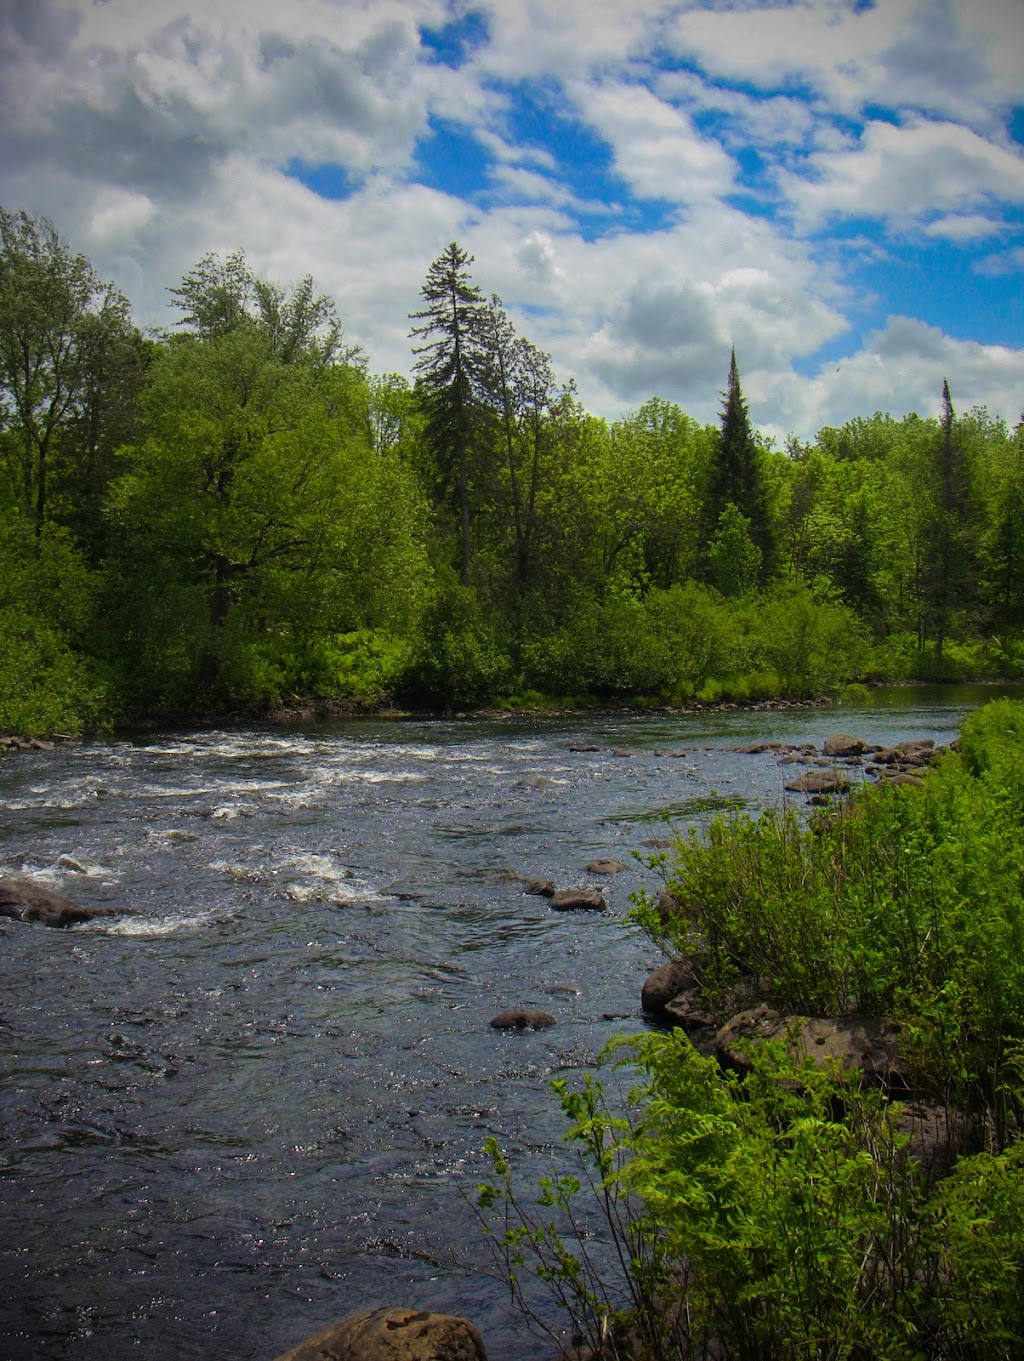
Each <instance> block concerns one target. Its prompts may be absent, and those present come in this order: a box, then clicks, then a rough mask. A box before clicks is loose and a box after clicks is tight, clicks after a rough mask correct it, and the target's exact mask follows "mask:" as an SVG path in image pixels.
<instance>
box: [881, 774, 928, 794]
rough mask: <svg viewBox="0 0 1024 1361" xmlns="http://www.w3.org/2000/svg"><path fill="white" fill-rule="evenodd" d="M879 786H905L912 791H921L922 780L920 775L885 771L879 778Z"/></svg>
mask: <svg viewBox="0 0 1024 1361" xmlns="http://www.w3.org/2000/svg"><path fill="white" fill-rule="evenodd" d="M878 783H879V784H907V785H910V787H911V788H912V789H923V788H924V780H922V779H921V777H920V775H911V774H909V773H908V772H907V771H905V770H886V771H885V773H884V774H883V775H880V776H879V779H878Z"/></svg>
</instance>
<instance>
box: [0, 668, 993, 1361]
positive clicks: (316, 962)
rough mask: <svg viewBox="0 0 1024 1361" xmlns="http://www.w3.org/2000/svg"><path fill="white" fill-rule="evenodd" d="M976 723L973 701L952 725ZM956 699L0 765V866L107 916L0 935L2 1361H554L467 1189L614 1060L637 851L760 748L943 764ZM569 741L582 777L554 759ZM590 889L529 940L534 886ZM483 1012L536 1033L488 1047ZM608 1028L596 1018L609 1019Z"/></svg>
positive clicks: (200, 742) (370, 731) (735, 781)
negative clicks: (442, 1351)
mask: <svg viewBox="0 0 1024 1361" xmlns="http://www.w3.org/2000/svg"><path fill="white" fill-rule="evenodd" d="M994 693H996V692H995V691H994V690H989V689H985V690H984V691H982V692H980V696H981V697H989V696H990V695H992V694H994ZM977 702H979V691H977V690H974V691H970V692H968V691H965V690H963V689H961V688H958V689H942V690H935V691H928V692H924V693H923V692H921V691H911V690H908V689H901V690H896V691H888V692H885V693H883V692H875V693H873V694H872V696H871V703H870V705H865V706H864V707H862V708H860V709H843V710H839V711H829V710H826V709H816V708H808V709H794V710H783V711H778V712H767V711H731V712H707V713H700V714H692V715H683V716H679V715H654V716H651V715H645V716H642V717H636V718H631V717H627V716H603V717H587V716H573V717H570V718H565V719H561V720H556V719H547V720H524V719H503V720H494V721H491V720H486V721H485V720H468V721H465V722H441V721H431V722H426V721H425V722H390V723H389V722H383V721H364V722H347V723H338V724H334V725H330V726H324V727H321V728H316V729H298V730H295V731H287V732H283V731H281V730H278V729H274V730H270V729H267V730H262V729H261V730H251V731H239V732H229V731H218V732H212V733H189V734H184V735H182V734H172V735H164V736H161V737H159V738H156V739H152V740H147V741H142V742H135V743H133V742H125V741H113V742H103V743H94V744H88V745H83V746H80V747H72V748H68V749H64V750H58V751H54V752H22V753H17V754H11V755H7V756H4V757H3V758H2V760H0V816H2V818H3V825H4V829H5V838H4V842H3V847H2V851H0V871H2V872H3V873H6V874H19V875H23V874H24V875H31V876H34V877H37V878H40V879H42V880H43V881H44V882H46V883H49V884H51V885H53V886H54V887H56V888H57V889H59V890H60V891H61V892H64V893H66V894H67V895H68V896H71V897H78V898H80V899H82V900H83V901H88V902H109V903H116V904H126V905H130V906H131V907H133V908H134V909H135V915H133V916H131V917H124V918H120V919H112V920H103V921H99V922H95V923H92V924H90V925H88V926H85V927H81V928H75V929H73V930H71V931H66V932H56V931H49V930H45V929H43V928H40V927H31V926H23V925H21V924H20V923H15V922H10V921H4V922H2V923H0V951H2V957H3V970H4V975H3V978H4V987H3V992H2V994H0V1125H2V1128H3V1130H4V1134H5V1141H4V1150H3V1153H2V1155H0V1188H2V1195H0V1355H2V1356H3V1357H4V1358H5V1361H27V1359H28V1358H30V1357H31V1358H33V1361H39V1358H57V1357H62V1358H63V1357H69V1356H73V1357H74V1358H75V1359H76V1361H119V1359H120V1358H122V1357H128V1356H129V1355H139V1354H144V1355H146V1356H147V1357H149V1358H151V1361H171V1358H174V1359H175V1361H181V1359H182V1358H185V1359H186V1361H187V1359H188V1358H196V1359H197V1361H198V1358H203V1359H204V1361H206V1359H207V1358H209V1357H210V1356H218V1357H225V1358H227V1357H230V1358H239V1359H241V1358H254V1359H256V1361H269V1358H270V1357H272V1356H274V1355H276V1354H277V1353H278V1352H280V1351H283V1350H284V1349H285V1348H286V1347H288V1346H290V1345H292V1344H293V1343H295V1342H297V1341H298V1340H300V1339H301V1338H302V1337H304V1336H306V1335H307V1334H309V1333H311V1332H313V1331H315V1330H316V1329H318V1328H319V1327H321V1326H322V1325H323V1324H324V1323H326V1322H328V1321H329V1320H331V1319H333V1318H336V1317H338V1316H340V1315H342V1314H345V1313H347V1312H350V1311H352V1310H355V1309H362V1308H369V1307H374V1306H376V1305H380V1304H386V1303H395V1302H402V1303H408V1304H412V1305H416V1306H418V1307H429V1308H438V1309H445V1310H451V1311H456V1312H463V1313H466V1314H468V1315H469V1316H470V1317H472V1318H473V1319H474V1320H475V1321H476V1322H477V1323H478V1324H479V1325H480V1327H481V1328H482V1330H483V1332H484V1334H485V1337H486V1339H487V1344H488V1351H489V1354H490V1355H491V1357H492V1361H530V1358H533V1357H544V1356H547V1355H549V1354H550V1347H545V1346H544V1345H543V1344H541V1343H537V1342H534V1341H533V1340H532V1339H531V1338H530V1337H529V1335H528V1334H527V1332H526V1331H525V1328H524V1325H523V1322H522V1320H521V1319H520V1318H519V1317H518V1316H517V1315H515V1314H513V1313H512V1312H510V1310H509V1308H508V1303H507V1289H506V1288H505V1287H504V1286H503V1285H502V1283H501V1282H500V1281H497V1280H495V1279H494V1277H493V1275H492V1274H490V1272H489V1271H488V1270H486V1269H485V1265H486V1263H485V1253H484V1252H483V1251H482V1249H481V1245H480V1239H479V1234H478V1229H477V1225H476V1222H475V1218H474V1215H473V1213H472V1211H471V1209H470V1208H469V1205H468V1200H467V1196H466V1193H467V1192H469V1193H470V1195H471V1193H472V1187H473V1185H474V1183H475V1180H476V1179H477V1177H478V1176H479V1175H480V1174H481V1173H482V1172H483V1170H484V1169H483V1163H482V1159H481V1155H480V1149H481V1146H482V1144H483V1142H484V1140H485V1138H486V1137H487V1136H488V1135H492V1134H493V1135H494V1136H496V1137H497V1138H498V1139H499V1140H500V1141H501V1143H502V1144H503V1145H504V1146H505V1147H506V1148H507V1149H508V1150H509V1152H510V1154H511V1157H512V1161H513V1164H514V1166H515V1168H516V1171H517V1175H518V1176H519V1177H520V1178H521V1179H522V1180H523V1182H525V1183H528V1182H529V1181H531V1180H536V1178H537V1177H538V1176H540V1175H542V1174H543V1173H544V1172H545V1171H547V1170H549V1165H550V1162H551V1160H552V1159H555V1158H562V1157H564V1156H565V1154H564V1150H563V1145H562V1138H561V1135H562V1131H561V1125H560V1120H559V1116H558V1111H557V1103H556V1102H555V1101H554V1100H553V1099H552V1096H551V1093H550V1091H549V1084H550V1081H551V1078H552V1077H553V1076H555V1075H568V1076H569V1077H570V1078H571V1077H572V1076H573V1075H574V1074H579V1073H580V1072H581V1071H583V1070H586V1069H587V1068H588V1067H590V1066H591V1065H592V1064H593V1063H594V1061H595V1058H596V1055H597V1054H598V1052H599V1051H600V1049H601V1047H602V1046H603V1044H604V1043H605V1042H606V1041H607V1040H608V1039H609V1038H610V1037H611V1036H612V1035H613V1034H615V1033H619V1032H623V1031H627V1032H628V1031H639V1030H641V1029H642V1027H643V1021H642V1018H641V1017H640V1015H639V1014H638V1007H639V993H640V986H641V984H642V981H643V978H644V976H645V974H646V972H647V970H648V969H649V968H650V967H651V966H652V965H653V964H654V963H656V962H657V960H656V958H655V955H654V952H653V950H652V949H651V947H650V946H649V945H648V944H647V942H646V941H645V940H644V939H643V938H642V937H640V936H639V935H638V934H637V933H636V931H635V930H634V929H632V928H630V927H627V926H625V925H624V924H623V920H622V919H623V917H624V914H625V913H626V911H627V910H628V907H629V896H630V894H631V893H633V892H635V891H636V890H637V889H638V888H640V887H642V886H645V885H652V886H655V887H656V886H657V881H656V880H654V879H653V874H652V872H651V871H648V870H647V869H646V868H645V863H644V861H643V860H642V859H638V858H637V857H635V856H633V855H632V854H631V852H632V851H634V850H639V851H641V852H642V853H643V854H644V855H649V854H650V853H651V850H652V848H654V847H656V846H657V845H660V844H661V843H662V842H663V840H664V836H652V831H653V830H654V829H653V828H652V826H651V824H652V823H654V822H660V821H662V820H664V819H666V818H667V819H668V820H669V822H670V823H671V824H672V825H674V826H676V827H680V828H682V827H686V826H693V825H700V824H701V823H702V822H704V821H706V820H707V819H708V818H709V817H710V816H712V815H713V814H714V813H716V812H719V811H722V810H726V811H727V810H729V809H734V808H739V807H743V808H748V809H752V810H756V809H757V808H759V807H762V806H765V805H767V804H769V803H772V802H774V801H776V800H778V799H779V798H780V797H781V795H782V791H783V787H784V783H785V780H786V779H787V778H788V776H789V774H791V770H790V768H788V767H785V766H781V765H780V764H779V757H778V754H777V753H772V752H762V753H760V754H757V755H748V754H742V753H740V752H738V751H737V750H736V748H738V747H741V746H746V745H750V744H753V743H758V742H763V741H768V740H777V741H780V742H784V743H791V744H796V743H799V742H803V741H811V742H814V743H816V744H818V745H820V743H821V742H822V741H823V739H824V738H825V737H826V736H828V735H829V734H830V733H833V732H836V731H845V732H855V733H857V734H858V735H860V736H862V737H864V738H865V739H866V740H868V741H876V742H884V743H888V742H891V741H893V740H896V739H898V738H900V737H907V736H915V737H916V736H931V737H934V738H935V739H936V740H937V741H943V740H948V739H949V738H950V737H951V736H953V735H954V734H955V732H956V730H957V728H958V726H959V723H960V719H961V716H962V714H963V712H964V711H965V709H966V708H969V707H970V706H971V705H973V704H975V703H977ZM574 747H579V748H593V749H591V750H573V748H574ZM599 857H611V858H614V859H617V860H619V861H621V862H623V863H624V864H625V865H626V868H625V869H624V870H623V871H622V872H621V873H619V874H616V875H614V876H611V877H607V878H604V879H601V880H600V886H601V888H602V892H603V893H604V894H605V896H606V898H607V900H608V903H609V909H610V910H609V911H608V912H607V913H604V914H588V913H558V912H553V911H551V909H550V908H549V907H548V905H547V903H546V901H545V900H544V899H541V898H535V897H530V896H527V895H525V894H524V893H523V891H522V889H523V880H524V879H526V878H530V877H534V876H538V877H543V878H550V879H552V880H553V881H554V882H555V883H556V884H557V885H558V886H559V887H572V886H587V885H589V884H591V883H592V882H593V879H592V876H590V875H588V873H587V871H586V868H585V867H586V865H587V864H588V863H589V862H591V861H593V860H595V859H597V858H599ZM510 1005H534V1006H542V1007H543V1009H544V1010H547V1011H550V1012H552V1013H553V1014H555V1016H556V1025H555V1026H554V1027H552V1028H550V1029H548V1030H544V1031H540V1032H537V1033H517V1034H510V1033H504V1032H502V1033H499V1032H497V1031H494V1030H492V1029H491V1027H490V1026H489V1024H488V1022H489V1020H490V1017H491V1016H492V1015H494V1013H495V1012H496V1011H498V1010H500V1009H502V1008H504V1007H506V1006H510ZM622 1014H626V1015H627V1017H628V1019H627V1020H625V1021H622V1020H617V1021H609V1020H607V1019H606V1017H607V1016H609V1015H611V1016H614V1015H620V1016H621V1015H622Z"/></svg>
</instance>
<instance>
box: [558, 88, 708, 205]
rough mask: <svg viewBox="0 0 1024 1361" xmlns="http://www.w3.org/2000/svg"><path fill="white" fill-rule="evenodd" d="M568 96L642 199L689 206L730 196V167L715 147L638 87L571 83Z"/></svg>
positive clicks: (675, 111) (674, 111)
mask: <svg viewBox="0 0 1024 1361" xmlns="http://www.w3.org/2000/svg"><path fill="white" fill-rule="evenodd" d="M570 92H571V94H572V96H573V98H574V101H575V103H576V105H577V107H578V108H579V109H580V110H581V112H582V113H583V115H584V117H585V118H586V120H587V121H588V122H589V123H591V124H592V125H593V126H594V127H596V128H597V129H598V130H599V131H600V132H601V134H602V136H603V137H604V138H605V139H606V141H607V142H608V143H609V144H610V145H611V147H612V150H613V153H614V164H615V169H616V171H617V172H618V173H619V175H621V176H622V178H623V179H624V180H625V181H626V182H627V184H629V186H630V187H631V189H632V190H633V191H634V192H635V193H636V194H638V195H639V196H640V197H643V198H663V199H669V200H670V201H672V202H674V203H689V202H692V201H693V200H695V199H701V198H706V197H707V196H709V195H719V194H725V193H728V192H729V189H730V188H731V187H732V178H733V166H732V162H731V160H730V158H729V157H728V156H727V155H726V154H725V152H724V151H723V150H722V148H721V147H720V146H719V145H718V143H717V142H714V141H711V140H710V139H708V138H706V137H702V136H701V135H700V134H699V133H698V132H697V131H696V130H695V129H694V127H693V124H692V123H691V122H690V119H689V117H688V116H687V115H686V114H685V113H682V112H681V111H680V110H679V109H676V108H673V107H672V105H671V104H666V103H665V102H664V100H661V99H658V97H657V96H656V95H654V94H652V92H651V91H650V90H648V89H647V88H646V87H645V86H643V85H627V84H625V83H624V82H621V81H615V82H608V83H607V84H601V85H597V86H595V85H592V84H589V83H587V84H584V83H583V82H579V81H578V82H574V83H573V84H572V85H571V86H570Z"/></svg>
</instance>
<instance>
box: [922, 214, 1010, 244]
mask: <svg viewBox="0 0 1024 1361" xmlns="http://www.w3.org/2000/svg"><path fill="white" fill-rule="evenodd" d="M1002 230H1003V223H1002V222H1000V221H998V220H996V219H993V218H991V217H984V216H983V215H982V214H981V213H949V214H948V215H947V216H946V217H940V218H936V220H935V221H934V222H929V223H928V225H927V227H925V233H926V235H928V236H938V237H940V238H942V239H943V240H945V241H978V240H981V239H982V238H983V237H986V236H995V235H996V234H997V233H999V232H1000V231H1002Z"/></svg>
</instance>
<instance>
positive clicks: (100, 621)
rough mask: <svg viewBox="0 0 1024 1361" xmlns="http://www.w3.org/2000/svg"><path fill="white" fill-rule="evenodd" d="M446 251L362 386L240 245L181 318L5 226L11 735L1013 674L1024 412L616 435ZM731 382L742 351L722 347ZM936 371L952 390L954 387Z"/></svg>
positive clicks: (809, 690) (340, 349)
mask: <svg viewBox="0 0 1024 1361" xmlns="http://www.w3.org/2000/svg"><path fill="white" fill-rule="evenodd" d="M473 263H474V262H473V259H472V257H471V256H469V255H468V254H467V253H466V252H465V251H464V250H463V249H462V248H461V247H460V246H459V245H458V244H457V243H456V242H453V243H452V244H451V245H449V246H448V247H447V249H446V250H445V251H444V252H443V253H442V254H441V255H440V256H439V257H438V258H437V259H436V260H435V261H434V262H433V263H432V264H431V265H430V266H429V269H428V271H427V274H426V277H425V280H424V283H423V286H422V289H421V292H420V296H419V297H418V298H412V299H410V370H411V373H412V379H411V380H410V379H409V378H406V377H405V376H403V375H400V374H393V373H392V374H383V375H380V374H374V373H372V372H371V371H370V369H369V366H368V362H367V358H366V356H365V355H364V354H363V353H362V351H361V350H360V348H359V347H358V345H356V344H353V343H352V342H351V341H350V339H349V338H348V337H346V336H345V334H344V332H343V329H342V322H341V318H340V317H339V316H338V313H337V310H336V307H335V304H334V303H333V301H332V300H331V299H330V298H328V297H326V296H324V295H321V294H320V293H318V292H317V289H316V285H315V283H314V281H313V280H312V279H311V278H308V277H307V278H305V279H303V280H301V282H299V283H297V284H295V285H290V286H283V285H281V284H279V283H276V282H272V281H269V280H267V279H264V278H261V277H259V276H258V275H257V274H256V273H255V272H254V271H253V269H252V268H251V266H250V265H249V263H248V262H247V261H246V259H245V257H244V255H243V254H242V253H241V252H238V253H235V254H232V255H229V256H227V257H219V256H214V255H210V256H206V257H204V258H203V259H202V260H200V261H199V262H198V263H197V264H196V265H195V266H194V267H193V268H192V269H191V270H190V271H189V272H188V273H187V274H186V275H185V277H184V278H183V279H182V280H180V282H178V283H177V284H175V285H173V286H172V287H170V289H169V293H170V297H171V300H172V302H173V304H174V308H175V310H176V313H177V321H176V324H174V325H173V326H172V327H170V328H168V329H167V330H164V331H161V332H158V333H143V331H141V330H140V329H139V327H138V326H136V324H135V323H134V321H133V318H132V312H131V307H130V304H129V301H128V299H127V298H125V297H124V296H123V294H122V293H121V292H120V291H119V290H118V289H117V288H116V287H114V286H113V285H112V284H110V283H108V282H105V281H104V280H102V279H101V278H100V277H99V275H98V274H97V272H96V270H95V269H94V268H93V266H92V265H91V263H90V262H89V261H88V260H87V259H86V258H85V257H84V256H82V255H81V254H78V253H75V252H74V251H73V250H72V249H71V247H70V246H69V245H68V244H67V243H66V242H65V240H64V239H63V238H62V236H61V235H60V233H59V231H58V230H57V228H56V227H55V226H54V225H53V224H51V223H50V222H48V221H47V220H46V219H44V218H40V217H37V216H33V215H32V214H29V213H27V212H25V211H18V210H8V209H3V208H0V666H2V668H3V672H4V675H5V677H6V678H7V683H6V685H5V687H4V693H3V694H2V695H0V732H2V731H6V732H10V733H18V734H23V735H28V736H31V735H44V734H47V733H51V734H52V733H56V734H70V735H75V734H79V733H82V732H87V731H101V730H103V729H110V728H112V727H115V726H117V725H126V724H131V723H133V722H139V721H153V720H161V721H175V720H182V719H194V718H198V719H201V718H204V717H211V716H224V715H230V714H240V715H241V714H244V715H250V716H251V715H258V714H260V713H266V712H269V711H270V710H271V709H273V708H274V707H275V706H290V705H295V704H297V703H302V704H306V705H308V704H313V705H320V706H328V707H330V706H336V707H337V708H338V709H339V710H353V711H355V710H359V709H379V708H382V707H388V706H405V707H413V708H424V709H428V710H433V711H447V712H450V711H454V710H464V709H468V708H473V707H479V706H484V705H489V706H498V707H506V708H512V709H514V708H516V707H536V706H540V705H565V704H580V705H581V704H587V703H599V704H630V705H637V706H641V705H645V704H668V705H684V704H687V703H691V702H700V703H713V702H716V701H723V700H738V701H751V700H760V699H769V698H780V697H782V698H799V697H808V696H813V695H817V694H821V693H825V692H835V691H837V690H840V689H841V688H842V687H844V686H848V685H850V684H851V683H857V682H865V681H872V680H880V679H889V680H899V679H907V678H921V679H955V678H984V677H1012V676H1016V675H1019V674H1020V670H1021V666H1022V663H1024V418H1022V421H1021V422H1020V423H1018V424H1017V425H1016V426H1015V427H1014V428H1013V429H1012V430H1011V429H1009V428H1007V426H1006V424H1005V423H1004V422H1003V421H1002V420H999V419H995V418H993V417H992V416H990V415H989V414H988V412H987V411H986V410H984V409H979V408H975V409H972V410H970V411H969V412H967V413H966V414H964V413H963V412H962V411H961V412H958V411H957V410H956V409H955V407H954V402H953V397H952V395H951V386H952V388H953V390H954V391H955V385H956V375H955V374H953V375H943V374H936V394H937V396H938V394H939V392H941V394H942V401H941V414H940V415H939V416H938V417H927V418H925V417H920V416H918V415H909V416H906V417H905V418H903V419H900V420H897V419H894V418H893V417H892V416H890V415H886V414H884V413H880V412H876V413H874V414H873V415H865V416H863V417H858V418H857V419H854V420H851V421H849V422H847V423H846V424H845V425H843V426H842V427H841V428H839V429H836V428H832V427H826V428H824V429H822V430H820V431H819V432H818V434H817V437H816V438H815V440H814V441H813V442H812V443H809V444H805V443H802V442H801V441H799V440H797V439H795V438H790V439H789V440H787V441H786V445H785V447H784V448H779V447H776V446H775V445H774V444H773V442H772V441H771V440H770V439H766V438H765V437H763V436H762V435H761V434H759V433H758V431H757V430H756V428H755V427H754V425H753V423H752V420H751V416H750V412H749V410H748V406H747V403H746V401H745V399H744V396H743V390H742V381H741V375H740V370H739V367H738V364H737V354H736V352H735V351H734V353H733V356H732V363H731V366H730V367H729V370H728V372H727V373H725V374H723V380H724V385H725V386H724V390H723V392H722V404H721V417H720V420H719V422H718V423H717V424H712V425H706V424H700V423H699V422H697V421H695V420H694V419H692V418H691V417H690V416H688V415H687V414H686V413H685V412H684V411H682V410H681V409H680V408H679V407H678V406H675V405H673V404H672V403H670V402H667V401H664V400H662V399H660V398H657V397H652V398H651V399H650V400H649V401H647V402H645V403H644V404H643V405H642V406H641V407H640V408H639V409H638V410H637V411H635V412H633V413H632V414H630V415H629V416H627V417H625V418H623V419H621V420H618V421H612V422H609V421H607V420H605V419H601V418H598V417H595V416H593V415H591V414H589V413H588V412H587V411H586V410H585V409H584V408H583V406H582V405H581V403H580V401H579V400H578V398H577V396H576V393H575V391H574V388H573V386H572V384H571V383H569V384H566V385H562V384H560V383H559V382H558V380H557V379H556V377H555V375H554V373H553V370H552V366H551V362H550V358H549V356H548V355H546V354H544V353H543V352H542V351H541V350H539V349H538V348H537V347H536V346H535V345H534V344H532V343H531V342H530V341H529V340H528V339H526V338H525V337H523V336H520V335H518V334H517V333H516V330H515V328H514V327H513V325H512V323H511V321H510V319H509V316H508V314H507V312H506V310H505V308H504V307H503V305H502V302H501V299H500V298H498V297H497V296H494V295H491V296H487V295H486V293H485V292H484V291H483V290H482V289H481V287H480V286H479V285H478V284H477V283H476V282H475V281H474V279H473V275H472V271H471V266H472V265H473ZM740 358H742V353H741V354H740ZM947 379H948V381H947Z"/></svg>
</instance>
